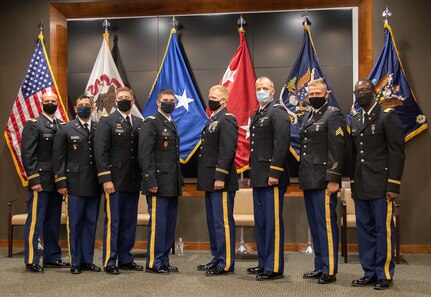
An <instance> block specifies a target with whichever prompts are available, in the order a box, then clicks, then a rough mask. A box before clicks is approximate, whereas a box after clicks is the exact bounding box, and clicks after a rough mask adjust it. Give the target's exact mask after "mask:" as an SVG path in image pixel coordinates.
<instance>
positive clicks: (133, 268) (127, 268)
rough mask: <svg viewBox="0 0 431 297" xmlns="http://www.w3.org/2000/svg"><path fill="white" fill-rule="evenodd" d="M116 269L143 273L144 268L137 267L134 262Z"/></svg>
mask: <svg viewBox="0 0 431 297" xmlns="http://www.w3.org/2000/svg"><path fill="white" fill-rule="evenodd" d="M118 269H125V270H136V271H144V266H141V265H138V264H136V263H135V262H132V263H129V264H123V265H119V266H118Z"/></svg>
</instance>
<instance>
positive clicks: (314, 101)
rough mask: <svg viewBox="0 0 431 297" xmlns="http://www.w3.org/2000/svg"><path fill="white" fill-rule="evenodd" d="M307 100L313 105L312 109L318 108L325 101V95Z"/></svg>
mask: <svg viewBox="0 0 431 297" xmlns="http://www.w3.org/2000/svg"><path fill="white" fill-rule="evenodd" d="M308 100H309V101H310V105H311V106H313V108H314V109H319V108H321V107H322V106H323V105H324V104H325V103H326V98H325V97H311V98H309V99H308Z"/></svg>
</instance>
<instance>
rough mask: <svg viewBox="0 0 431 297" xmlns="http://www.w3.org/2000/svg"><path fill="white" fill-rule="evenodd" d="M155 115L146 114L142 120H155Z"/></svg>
mask: <svg viewBox="0 0 431 297" xmlns="http://www.w3.org/2000/svg"><path fill="white" fill-rule="evenodd" d="M155 119H156V117H155V116H148V117H146V118H145V120H144V122H146V121H148V120H155Z"/></svg>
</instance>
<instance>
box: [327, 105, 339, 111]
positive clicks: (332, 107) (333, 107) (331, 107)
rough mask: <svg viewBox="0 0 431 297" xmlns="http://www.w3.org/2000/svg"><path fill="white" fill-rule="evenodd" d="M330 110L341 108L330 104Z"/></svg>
mask: <svg viewBox="0 0 431 297" xmlns="http://www.w3.org/2000/svg"><path fill="white" fill-rule="evenodd" d="M328 110H340V109H338V108H337V107H335V106H332V105H331V106H328Z"/></svg>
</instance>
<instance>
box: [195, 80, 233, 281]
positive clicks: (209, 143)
mask: <svg viewBox="0 0 431 297" xmlns="http://www.w3.org/2000/svg"><path fill="white" fill-rule="evenodd" d="M228 100H229V94H228V89H227V88H226V87H224V86H221V85H216V86H213V87H212V88H211V89H210V90H209V101H208V106H209V108H210V110H211V111H212V115H211V117H210V119H209V120H208V122H207V123H206V124H205V126H204V128H203V129H202V136H201V137H202V138H201V142H202V144H201V147H200V152H199V159H198V160H199V163H198V180H197V189H198V190H200V191H205V208H206V217H207V225H208V232H209V237H210V246H211V256H212V257H213V258H212V260H211V261H210V262H209V263H207V264H204V265H199V266H198V270H199V271H206V273H205V275H207V276H217V275H225V274H229V273H232V272H234V265H235V221H234V219H233V208H234V198H235V193H236V191H237V190H238V175H237V173H236V167H235V153H236V148H237V145H238V123H237V121H236V118H235V116H234V115H233V114H231V113H228V111H227V110H226V104H227V102H228Z"/></svg>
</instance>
